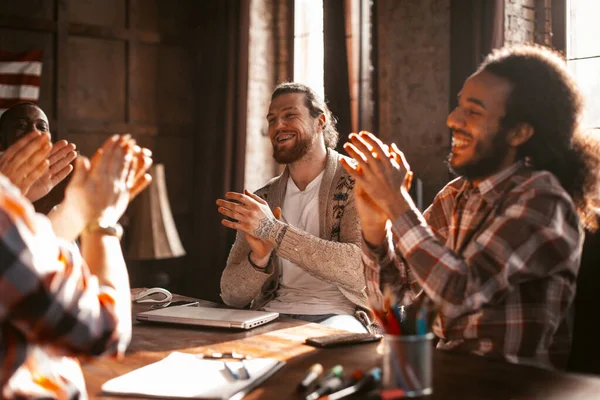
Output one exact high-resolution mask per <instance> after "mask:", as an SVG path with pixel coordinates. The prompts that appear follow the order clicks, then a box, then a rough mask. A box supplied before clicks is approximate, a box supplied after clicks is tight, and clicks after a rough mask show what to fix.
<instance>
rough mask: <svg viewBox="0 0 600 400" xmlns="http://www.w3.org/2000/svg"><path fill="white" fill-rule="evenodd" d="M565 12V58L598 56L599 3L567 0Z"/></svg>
mask: <svg viewBox="0 0 600 400" xmlns="http://www.w3.org/2000/svg"><path fill="white" fill-rule="evenodd" d="M567 10H568V15H567V32H568V34H567V58H569V59H571V58H581V57H591V56H597V55H600V21H599V19H598V18H599V17H600V1H598V0H569V1H568V3H567Z"/></svg>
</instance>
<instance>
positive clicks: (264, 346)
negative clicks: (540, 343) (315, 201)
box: [83, 303, 600, 400]
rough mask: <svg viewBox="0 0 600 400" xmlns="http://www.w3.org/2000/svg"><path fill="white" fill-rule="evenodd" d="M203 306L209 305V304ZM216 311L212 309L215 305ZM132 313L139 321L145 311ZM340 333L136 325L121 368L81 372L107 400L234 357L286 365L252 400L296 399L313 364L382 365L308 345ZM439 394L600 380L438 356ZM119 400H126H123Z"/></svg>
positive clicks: (350, 351) (574, 385) (523, 392)
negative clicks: (189, 362) (126, 380)
mask: <svg viewBox="0 0 600 400" xmlns="http://www.w3.org/2000/svg"><path fill="white" fill-rule="evenodd" d="M202 305H211V303H205V304H202ZM213 306H214V305H213ZM148 308H149V306H148V305H135V306H134V313H135V312H139V311H142V310H145V309H148ZM333 332H336V331H335V330H334V329H332V328H327V327H323V326H320V325H317V324H311V323H305V322H302V321H296V320H292V319H278V320H276V321H273V322H270V323H268V324H266V325H263V326H261V327H258V328H255V329H252V330H250V331H229V330H223V329H210V328H195V327H181V326H174V325H173V326H172V325H158V324H142V323H134V326H133V338H132V342H131V345H130V347H129V349H128V352H127V354H126V356H125V358H124V359H123V360H121V361H116V360H111V359H108V358H106V359H101V360H97V361H94V362H91V363H87V364H85V365H83V372H84V376H85V379H86V383H87V387H88V393H89V396H90V398H103V399H107V398H109V397H107V396H101V394H100V388H101V386H102V384H103V383H104V382H106V381H107V380H109V379H111V378H114V377H116V376H119V375H122V374H124V373H126V372H129V371H131V370H134V369H136V368H139V367H142V366H144V365H147V364H149V363H152V362H155V361H158V360H160V359H162V358H164V357H165V356H167V355H168V354H169V353H170V352H171V351H175V350H176V351H182V352H186V353H203V352H206V351H231V350H236V351H237V352H241V353H244V354H248V355H252V356H263V357H273V358H278V359H282V360H286V361H287V365H286V366H285V367H283V368H282V369H281V370H280V371H279V372H277V373H276V375H274V376H273V377H271V378H270V379H269V380H268V381H266V382H265V383H264V384H263V385H262V386H261V387H260V388H258V389H256V390H254V391H253V392H252V393H250V394H249V395H248V396H247V397H246V398H247V399H294V398H296V399H298V398H300V397H299V396H297V395H296V394H295V393H294V389H295V386H296V384H297V383H298V382H299V381H300V380H301V379H302V377H303V375H304V374H305V372H306V370H307V368H308V367H309V366H310V365H312V364H313V363H315V362H319V363H321V364H323V366H324V367H325V369H326V370H327V369H328V368H331V367H333V366H334V365H336V364H341V365H343V366H344V368H345V369H346V370H350V371H353V370H355V369H359V368H360V369H363V370H369V369H371V368H372V367H374V366H377V365H379V364H380V363H381V355H380V354H379V353H380V344H379V343H370V344H361V345H354V346H347V347H340V348H335V349H316V348H313V347H310V346H306V345H304V344H303V341H304V339H305V338H306V337H308V336H323V335H326V334H328V333H333ZM433 375H434V382H433V387H434V392H433V394H432V395H430V396H428V397H426V398H427V399H432V400H433V399H477V400H480V399H533V398H537V399H569V400H576V399H593V398H600V378H596V377H588V376H583V375H574V374H566V373H560V372H553V371H547V370H543V369H538V368H534V367H526V366H520V365H514V364H509V363H505V362H501V361H495V360H489V359H487V358H484V357H476V356H469V355H460V354H454V353H449V352H445V351H435V352H434V371H433ZM120 399H122V398H120Z"/></svg>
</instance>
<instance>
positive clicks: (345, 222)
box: [221, 149, 368, 309]
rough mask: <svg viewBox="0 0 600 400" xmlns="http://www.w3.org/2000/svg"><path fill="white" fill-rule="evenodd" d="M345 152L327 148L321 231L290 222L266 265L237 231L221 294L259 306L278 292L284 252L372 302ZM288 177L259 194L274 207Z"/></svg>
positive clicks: (357, 299)
mask: <svg viewBox="0 0 600 400" xmlns="http://www.w3.org/2000/svg"><path fill="white" fill-rule="evenodd" d="M341 157H343V156H342V155H340V154H338V153H337V152H336V151H334V150H331V149H328V150H327V164H326V166H325V173H324V175H323V180H322V181H321V187H320V189H319V215H320V218H319V237H316V236H313V235H310V234H308V233H307V232H304V231H302V230H300V229H298V228H296V227H293V226H289V227H288V228H287V231H286V233H285V235H284V236H283V239H282V241H281V244H280V245H279V247H278V248H277V250H276V251H275V252H274V254H273V257H272V259H271V263H270V264H269V266H268V267H267V269H266V271H265V272H263V271H259V270H257V269H255V268H254V267H252V265H251V264H250V263H249V262H248V253H249V252H250V246H249V245H248V242H247V241H246V239H245V237H244V234H243V233H240V232H238V233H237V237H236V240H235V243H234V245H233V248H232V249H231V252H230V253H229V258H228V259H227V266H226V267H225V270H224V271H223V275H222V276H221V297H222V298H223V301H224V302H225V303H226V304H228V305H230V306H233V307H238V308H244V307H248V306H249V307H250V308H251V309H259V308H261V307H263V306H264V305H265V304H266V303H267V302H269V301H270V300H272V299H273V298H275V297H276V296H277V288H278V286H279V275H280V271H281V260H280V259H281V258H283V259H286V260H288V261H291V262H292V263H294V264H296V265H297V266H299V267H300V268H302V269H304V270H305V271H306V272H308V273H309V274H311V275H313V276H315V277H317V278H319V279H322V280H324V281H326V282H329V283H331V284H333V285H335V286H337V287H338V288H339V289H340V291H341V292H342V294H343V295H344V296H346V297H347V298H348V300H350V301H351V302H352V303H354V304H356V305H357V306H359V307H362V308H368V303H367V296H366V292H365V277H364V272H363V263H362V256H361V255H362V253H361V247H360V246H361V241H362V236H361V229H360V220H359V218H358V215H357V213H356V208H355V205H354V191H353V188H354V179H352V178H351V177H350V176H349V175H348V174H347V173H346V171H344V169H343V168H342V166H341V165H340V162H339V160H340V158H341ZM288 177H289V171H288V169H287V168H286V169H285V170H284V172H283V173H282V174H281V175H280V176H278V177H276V178H273V179H272V180H271V181H270V182H269V183H267V184H266V185H265V186H264V187H262V188H261V189H259V190H258V191H257V192H256V194H257V195H259V196H260V197H262V198H263V199H265V200H266V201H267V203H268V204H269V206H270V207H271V209H275V207H282V206H283V199H284V198H285V189H286V186H287V181H288Z"/></svg>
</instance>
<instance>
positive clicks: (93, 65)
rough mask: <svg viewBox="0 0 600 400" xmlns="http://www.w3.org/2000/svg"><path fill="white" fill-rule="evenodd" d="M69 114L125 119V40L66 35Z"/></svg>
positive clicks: (102, 118) (112, 119) (73, 116)
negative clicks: (67, 42) (67, 41)
mask: <svg viewBox="0 0 600 400" xmlns="http://www.w3.org/2000/svg"><path fill="white" fill-rule="evenodd" d="M68 48H69V64H68V68H69V80H68V82H69V113H68V114H69V117H70V118H73V119H78V120H81V119H96V120H110V121H124V119H125V79H126V78H125V61H124V60H125V44H124V43H123V42H120V41H115V40H102V39H92V38H84V37H69V44H68Z"/></svg>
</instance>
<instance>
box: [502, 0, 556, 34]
mask: <svg viewBox="0 0 600 400" xmlns="http://www.w3.org/2000/svg"><path fill="white" fill-rule="evenodd" d="M551 21H552V18H551V1H550V0H506V1H505V5H504V43H505V44H507V45H510V44H517V43H539V44H544V45H551V43H552V34H551V32H552V26H551V25H552V23H551Z"/></svg>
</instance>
